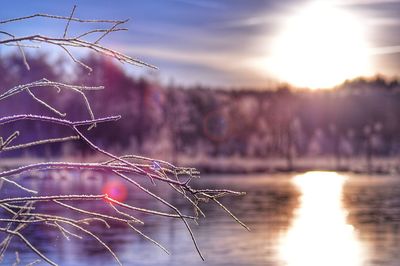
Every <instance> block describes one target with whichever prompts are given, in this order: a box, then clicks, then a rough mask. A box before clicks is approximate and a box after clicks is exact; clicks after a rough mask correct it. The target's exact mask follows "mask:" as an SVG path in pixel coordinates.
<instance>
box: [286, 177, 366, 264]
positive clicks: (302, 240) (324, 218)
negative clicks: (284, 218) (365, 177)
mask: <svg viewBox="0 0 400 266" xmlns="http://www.w3.org/2000/svg"><path fill="white" fill-rule="evenodd" d="M293 182H294V183H295V185H296V186H297V187H298V188H299V190H300V192H301V199H300V205H299V207H298V209H297V210H296V213H295V218H294V221H293V223H292V225H291V227H290V228H289V230H288V232H287V233H286V234H285V235H284V236H283V237H282V239H281V241H280V246H279V254H280V257H281V259H283V261H285V262H286V263H287V264H286V265H288V266H320V265H324V266H337V265H341V266H358V265H362V263H363V249H362V245H361V243H360V242H359V240H358V238H357V234H356V232H355V231H354V228H353V226H351V225H349V224H347V222H346V217H347V212H346V210H345V209H344V207H343V206H342V189H343V185H344V183H345V182H346V177H345V176H343V175H340V174H337V173H334V172H308V173H305V174H302V175H298V176H296V177H294V179H293Z"/></svg>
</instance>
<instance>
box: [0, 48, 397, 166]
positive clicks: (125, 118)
mask: <svg viewBox="0 0 400 266" xmlns="http://www.w3.org/2000/svg"><path fill="white" fill-rule="evenodd" d="M48 58H49V56H48V55H46V54H39V55H36V56H34V57H30V58H29V59H28V60H29V62H30V65H31V70H30V71H27V70H26V68H25V66H24V63H23V61H22V60H21V57H20V56H19V55H3V56H2V60H1V61H0V73H1V75H0V89H1V92H4V91H5V90H7V89H9V88H11V87H13V86H15V85H17V84H23V83H29V82H32V81H36V80H39V79H41V78H43V77H46V78H48V79H50V80H63V81H65V82H66V83H71V84H77V85H83V84H84V85H89V86H90V85H93V86H94V85H104V86H105V89H104V90H102V91H90V92H88V94H87V96H88V98H89V100H90V101H91V102H92V107H93V110H94V113H95V115H96V114H98V115H99V116H100V115H113V114H121V115H122V119H121V120H120V121H118V122H117V123H108V124H102V125H100V126H98V128H95V129H93V130H92V132H91V133H90V137H91V138H92V139H93V140H95V141H96V142H97V143H98V144H99V145H101V146H102V147H104V148H108V149H111V150H114V151H116V152H129V153H139V154H147V155H152V156H158V157H161V158H168V159H170V158H171V157H173V156H175V155H176V154H180V155H187V156H208V157H216V156H218V157H220V156H226V157H229V156H240V157H247V158H283V159H285V160H287V161H288V162H289V163H290V162H291V160H293V159H294V158H296V157H303V156H322V155H323V156H325V155H326V156H334V157H336V158H337V159H340V158H346V157H353V156H367V157H368V156H395V155H399V154H400V93H399V92H400V86H399V83H398V81H397V80H388V79H385V78H383V77H380V76H377V77H375V78H372V79H363V78H359V79H356V80H352V81H348V82H345V83H344V84H342V85H340V86H338V87H337V88H336V89H335V90H328V91H308V90H295V89H291V88H290V87H288V86H282V87H281V88H279V89H275V90H269V89H268V88H266V89H265V90H251V89H243V90H238V89H236V90H228V89H224V90H222V89H213V88H206V87H200V86H197V87H196V86H193V87H190V88H186V87H180V86H176V85H169V86H162V85H160V84H159V83H158V82H155V81H150V80H147V79H144V78H134V77H132V76H130V75H129V74H128V73H126V72H125V71H124V69H123V68H122V67H121V66H120V65H118V64H116V63H115V62H113V61H110V60H108V59H106V58H98V57H95V56H93V55H89V56H87V57H86V58H84V59H82V61H84V62H85V63H86V64H88V65H89V66H91V67H92V68H93V69H94V71H93V72H92V73H90V75H88V72H87V70H86V69H84V68H82V67H80V66H79V65H72V66H71V64H70V63H69V62H68V61H66V60H63V59H61V58H60V59H56V60H55V59H54V58H52V59H51V60H49V59H48ZM50 61H51V63H50ZM35 93H36V94H37V96H38V97H40V98H42V99H46V100H47V101H48V102H50V103H52V104H53V105H54V106H56V107H57V108H59V109H60V110H62V111H63V112H66V113H67V114H68V115H67V117H66V119H68V118H70V119H74V120H84V119H89V115H88V113H87V111H86V109H85V105H84V102H83V101H81V100H80V98H79V97H76V96H74V95H73V93H71V92H70V93H64V92H61V93H58V92H57V91H56V90H54V89H50V88H49V89H46V90H43V89H36V90H35ZM15 97H17V98H18V99H14V100H13V101H9V100H5V101H2V102H1V105H0V106H1V108H0V113H1V115H10V114H21V113H32V114H47V115H50V113H49V112H48V111H47V110H46V109H45V108H44V107H43V106H41V105H40V104H39V103H38V102H35V101H33V100H32V98H31V97H30V96H29V95H28V94H25V95H23V94H20V95H16V96H15ZM16 103H18V104H16ZM51 115H54V114H51ZM21 126H23V127H24V128H23V129H22V130H20V131H21V136H20V137H19V138H18V142H20V143H23V142H27V141H32V140H35V139H37V138H39V137H42V136H49V137H50V136H52V135H59V134H60V132H58V131H61V130H63V131H64V130H65V129H64V128H57V127H51V128H48V127H47V126H46V125H45V124H44V123H38V122H32V123H24V124H23V125H18V127H17V125H16V124H15V125H14V126H9V125H7V128H5V127H0V134H1V136H3V137H5V136H7V135H8V134H10V133H11V132H12V131H13V130H14V129H16V128H21ZM68 133H70V132H64V134H65V135H66V136H67V135H68ZM78 147H79V149H77V148H78ZM77 151H79V152H81V153H85V154H90V152H91V151H90V150H88V149H87V148H85V146H84V145H82V143H80V142H70V143H67V144H54V145H51V146H50V147H48V148H43V147H40V148H31V149H29V150H28V152H29V154H30V155H33V154H34V155H37V156H63V155H73V154H76V153H77ZM24 152H26V151H24ZM1 156H2V157H4V156H6V157H8V156H11V157H13V156H21V154H19V153H17V152H14V153H13V152H9V153H4V154H1Z"/></svg>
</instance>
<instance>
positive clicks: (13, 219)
mask: <svg viewBox="0 0 400 266" xmlns="http://www.w3.org/2000/svg"><path fill="white" fill-rule="evenodd" d="M75 10H76V6H74V7H73V8H72V10H71V13H70V14H69V16H55V15H48V14H34V15H31V16H25V17H19V18H13V19H8V20H3V21H0V26H1V25H4V24H8V23H22V22H25V21H29V20H31V19H36V18H41V19H47V20H60V21H65V26H64V29H63V34H62V37H60V36H45V35H40V34H34V35H28V36H16V35H15V34H13V33H11V32H7V31H4V30H0V45H6V46H15V47H16V48H17V49H18V51H19V53H20V55H21V57H22V60H23V63H24V65H25V67H26V68H27V69H28V70H29V69H30V66H29V62H28V58H27V56H26V54H25V51H24V48H40V45H41V44H46V45H53V46H56V47H59V48H60V49H62V50H63V51H64V52H65V53H66V55H67V56H68V57H69V58H70V59H71V60H72V61H73V62H75V63H76V64H78V65H80V66H82V67H84V68H85V69H87V70H88V72H91V71H92V68H91V67H90V66H88V65H86V64H85V63H84V62H82V61H80V60H79V59H77V58H76V57H75V55H74V54H73V53H72V52H71V51H72V50H70V48H82V49H84V50H85V49H86V50H88V51H92V52H94V53H97V54H100V55H104V56H110V57H112V58H114V59H116V60H118V61H119V62H121V63H127V64H130V65H139V66H145V67H150V68H156V67H154V66H153V65H150V64H147V63H145V62H142V61H140V60H138V59H136V58H132V57H130V56H128V55H126V54H123V53H121V52H118V51H115V50H113V49H111V48H108V47H105V46H103V45H101V44H100V42H101V41H102V40H103V39H104V38H106V37H108V36H109V35H110V34H112V33H115V32H119V31H125V30H127V29H126V28H123V27H121V26H123V25H124V24H126V22H127V20H87V19H80V18H76V17H74V14H75ZM73 23H82V24H86V23H93V24H96V25H99V28H95V29H93V28H92V29H90V30H87V31H84V32H80V33H75V34H74V35H73V34H71V30H70V29H71V28H72V26H73ZM60 35H61V34H60ZM92 40H94V41H92ZM32 44H33V45H32ZM38 44H39V45H38ZM50 89H53V90H56V92H58V93H59V92H61V91H69V92H71V93H76V94H77V95H78V96H79V97H80V98H81V100H83V102H84V104H85V108H86V112H87V114H86V116H89V119H87V120H81V121H71V120H68V119H64V117H66V116H67V114H66V113H65V112H63V111H62V110H59V109H58V108H57V107H55V106H54V105H52V103H49V102H47V101H45V100H43V99H41V98H39V97H38V96H37V95H38V94H36V92H37V91H38V90H50ZM101 89H103V87H101V86H100V87H90V86H77V85H71V84H65V83H60V82H55V81H50V80H48V79H46V78H43V79H40V80H38V81H34V82H31V83H27V84H22V85H18V86H15V87H13V88H11V89H8V90H6V91H5V92H4V93H2V94H0V104H1V101H3V100H9V99H10V97H12V96H14V95H16V94H19V93H27V94H28V95H30V96H31V98H32V100H33V101H35V102H37V103H38V104H40V105H41V106H43V107H44V108H45V109H47V110H49V111H51V112H52V113H53V114H54V116H55V117H54V116H43V115H41V114H18V115H10V116H5V117H0V125H1V126H6V125H8V124H9V123H15V122H17V121H28V120H29V121H35V122H37V123H47V124H48V125H49V126H53V125H61V126H65V128H67V129H69V130H72V132H73V133H72V134H70V135H69V136H60V137H55V138H47V139H46V138H45V139H39V140H35V141H31V142H27V143H22V144H20V143H19V144H15V142H16V141H17V140H18V137H19V135H20V132H19V131H15V132H14V133H12V134H11V135H10V136H8V137H6V138H5V140H4V139H3V137H1V136H0V154H3V153H7V152H8V151H12V150H19V149H25V148H28V147H33V146H38V145H46V144H50V143H55V142H66V141H77V140H80V141H82V142H84V143H86V144H87V145H88V146H89V147H90V148H92V149H93V150H94V151H95V152H96V153H97V154H99V155H102V156H106V157H107V161H104V162H95V163H77V162H42V163H34V164H28V165H22V166H20V167H17V168H13V169H8V170H0V192H1V188H2V185H3V183H8V184H11V185H13V186H14V187H15V188H16V189H18V190H20V191H21V192H25V193H30V194H31V196H18V197H16V196H15V197H8V198H7V197H1V193H0V209H2V211H3V212H5V215H8V216H6V217H3V216H2V217H0V236H2V235H4V236H5V237H4V238H3V239H2V241H1V242H0V263H1V261H2V259H3V257H4V255H5V253H6V251H7V249H8V247H9V245H10V242H11V240H12V239H13V238H14V237H18V238H20V239H21V240H22V241H23V242H24V243H25V244H26V245H27V246H28V248H30V249H31V251H32V252H34V253H36V254H37V255H38V257H40V260H43V261H44V262H46V263H48V264H50V265H57V264H56V263H55V262H53V261H52V260H51V259H50V258H48V257H47V256H46V254H43V253H42V252H41V251H40V250H38V249H37V248H36V247H35V246H33V245H32V244H31V242H30V241H29V240H28V239H27V238H26V237H25V236H24V235H23V234H22V232H23V230H24V229H25V228H27V227H28V226H29V225H33V224H43V225H46V226H49V227H51V228H54V229H55V230H58V232H59V233H60V234H61V235H62V236H64V237H65V238H66V239H68V240H69V239H70V238H71V237H72V238H74V239H78V240H79V239H82V236H81V235H80V234H79V233H82V234H86V235H88V236H90V237H92V238H93V239H94V240H95V241H96V242H97V243H99V244H100V245H101V246H103V247H104V248H105V250H107V251H108V252H109V253H110V254H111V255H112V256H113V258H114V259H115V261H116V262H117V263H118V264H119V265H121V262H120V260H119V258H118V257H117V255H116V254H115V253H114V252H113V251H112V250H111V248H110V247H109V246H108V245H107V244H106V243H105V242H104V241H103V240H102V239H100V238H99V237H98V236H97V235H95V234H94V233H93V232H92V231H91V230H90V228H91V226H92V223H101V224H103V225H104V226H105V229H106V230H107V229H109V228H110V227H111V225H110V224H111V223H109V222H111V221H112V222H117V223H121V224H124V225H126V226H127V227H128V228H130V229H132V230H133V231H134V232H135V233H137V234H138V235H140V236H141V237H143V238H145V239H146V240H148V241H150V242H151V243H153V244H155V245H156V246H158V247H159V248H161V249H162V250H163V251H165V252H166V253H167V254H169V252H168V250H167V249H166V248H165V247H164V246H163V245H161V244H160V243H158V242H157V241H155V240H154V239H152V238H151V237H149V236H148V235H146V234H144V233H143V232H142V231H140V230H139V229H138V228H136V225H138V224H139V225H143V224H144V222H143V221H142V220H140V219H138V218H136V217H135V216H133V215H132V214H131V212H140V213H144V214H146V215H156V216H160V217H166V218H178V219H180V220H181V221H182V222H183V223H184V225H185V226H186V228H187V230H188V232H189V235H190V237H191V240H192V242H193V244H194V246H195V249H196V250H197V252H198V254H199V256H200V257H201V259H203V260H204V257H203V255H202V254H201V251H200V249H199V247H198V244H197V241H196V239H195V236H194V234H193V232H192V229H191V227H190V226H189V223H188V221H187V220H191V221H194V222H196V223H197V219H199V214H200V215H202V216H203V217H205V213H204V212H203V211H202V210H201V208H200V207H199V204H200V203H206V202H208V201H214V202H215V203H216V204H217V205H218V206H219V207H221V208H222V209H223V210H224V211H226V212H227V213H228V214H229V215H230V216H232V218H233V219H234V220H235V221H236V222H238V223H239V224H240V225H242V226H244V227H245V228H246V229H248V228H247V227H246V225H244V224H243V223H242V222H241V221H240V220H239V219H238V218H237V217H236V216H235V215H234V214H232V212H230V211H229V209H228V208H226V207H225V206H224V205H222V203H221V202H220V201H219V200H218V199H219V198H221V197H223V196H227V195H236V196H237V195H243V193H241V192H236V191H232V190H227V189H217V190H214V189H194V188H192V187H191V186H190V185H189V183H190V182H191V181H192V180H193V179H196V178H199V177H200V173H199V172H198V171H197V170H196V169H194V168H186V167H177V166H174V165H173V164H171V163H169V162H166V161H163V160H155V159H152V158H148V157H144V156H140V155H123V156H119V155H118V156H117V155H114V154H112V153H110V152H108V151H106V150H104V149H102V148H101V147H99V146H97V145H95V144H94V142H93V141H91V140H90V139H89V138H88V137H87V136H86V133H85V132H86V131H85V130H83V129H82V127H85V128H86V129H87V130H90V129H91V128H93V127H95V126H96V125H97V124H101V123H105V122H113V121H117V120H118V119H120V116H108V117H101V118H96V117H95V115H94V112H93V110H92V107H91V104H90V102H89V100H88V98H87V97H86V95H85V92H86V91H93V90H96V91H97V90H101ZM59 169H66V170H72V169H74V170H75V171H87V170H90V171H103V172H106V173H112V174H113V175H114V176H115V177H118V178H120V179H122V180H125V181H126V182H127V183H128V184H129V185H132V186H135V187H136V188H138V189H139V190H141V191H142V192H143V193H145V194H147V195H149V196H150V197H152V198H153V199H154V200H155V201H157V202H159V203H161V204H163V205H165V206H167V207H168V208H169V209H170V210H171V212H172V213H169V212H162V211H158V210H155V209H146V208H140V207H136V206H134V205H133V204H131V203H124V202H120V201H117V200H115V199H113V198H111V197H109V196H108V195H106V194H97V195H96V194H95V195H84V194H71V195H69V194H61V195H48V196H43V195H41V194H40V193H41V192H40V191H35V190H33V189H30V188H29V187H26V186H24V185H22V184H20V183H19V180H18V179H17V177H19V176H21V175H22V174H24V173H31V172H37V171H52V170H59ZM138 178H149V179H150V181H151V182H152V184H153V185H157V184H160V183H164V184H168V185H169V186H170V187H171V189H172V191H174V192H176V195H178V196H181V197H182V198H183V199H184V200H185V201H186V202H187V204H189V205H191V206H192V207H193V212H194V216H192V215H188V214H183V213H182V212H181V211H180V210H179V209H178V208H176V207H175V206H174V205H172V204H171V203H169V202H168V201H166V200H165V199H163V198H162V197H161V196H159V195H158V194H156V193H153V192H151V191H150V190H149V189H147V188H146V186H145V185H141V184H139V183H138V182H137V181H136V179H138ZM35 194H36V195H35ZM83 201H97V202H100V203H101V202H104V205H106V206H107V205H109V207H111V210H112V211H113V213H112V214H109V213H107V214H106V213H103V212H102V211H94V210H91V209H89V210H87V209H84V208H82V207H81V206H76V204H77V203H82V202H83ZM43 203H46V204H54V205H55V206H56V207H59V208H62V209H64V210H68V213H73V214H75V215H79V217H82V216H83V217H82V218H80V219H73V218H71V217H74V216H69V215H68V213H65V212H64V214H63V215H61V216H57V215H51V214H48V213H40V212H38V211H37V210H38V209H39V208H37V206H39V205H40V204H43ZM18 260H19V257H17V261H18ZM40 260H35V261H33V262H32V263H30V264H29V265H34V264H36V263H38V262H40Z"/></svg>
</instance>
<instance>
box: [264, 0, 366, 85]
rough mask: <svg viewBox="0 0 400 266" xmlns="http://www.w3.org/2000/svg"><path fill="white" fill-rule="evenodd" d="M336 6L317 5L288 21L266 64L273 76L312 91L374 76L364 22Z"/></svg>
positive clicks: (328, 2)
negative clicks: (357, 78)
mask: <svg viewBox="0 0 400 266" xmlns="http://www.w3.org/2000/svg"><path fill="white" fill-rule="evenodd" d="M333 2H334V1H314V2H312V3H311V4H309V5H307V6H305V7H304V8H302V9H301V11H300V12H299V13H297V14H294V15H293V16H290V17H289V18H288V19H287V20H286V23H284V26H283V27H282V29H281V32H280V33H279V34H278V35H277V36H276V38H275V39H274V41H273V43H272V49H271V51H270V56H269V57H268V58H267V59H266V61H265V65H266V66H267V69H268V71H269V72H270V73H271V74H273V75H274V76H276V77H277V78H278V79H279V80H281V81H284V82H288V83H290V84H292V85H294V86H298V87H308V88H311V89H324V88H331V87H333V86H335V85H338V84H340V83H342V82H343V81H345V80H346V79H351V78H355V77H358V76H363V75H364V76H365V75H371V74H372V70H371V69H372V66H371V62H370V61H371V59H370V53H369V45H368V42H367V37H366V34H367V33H366V30H365V26H364V24H363V22H362V21H361V18H359V17H357V16H355V15H354V14H352V13H350V12H349V11H348V10H344V9H343V8H340V7H338V6H335V5H334V4H333Z"/></svg>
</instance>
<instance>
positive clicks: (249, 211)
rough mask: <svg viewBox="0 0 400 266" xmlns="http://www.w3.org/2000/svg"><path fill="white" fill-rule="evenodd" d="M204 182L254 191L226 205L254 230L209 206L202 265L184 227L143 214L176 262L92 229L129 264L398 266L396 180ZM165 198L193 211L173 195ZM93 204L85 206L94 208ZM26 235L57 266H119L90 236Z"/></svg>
mask: <svg viewBox="0 0 400 266" xmlns="http://www.w3.org/2000/svg"><path fill="white" fill-rule="evenodd" d="M106 181H107V179H106V178H105V177H104V176H95V177H94V178H90V179H85V181H82V180H81V179H79V178H77V177H73V178H70V177H69V178H63V179H60V178H57V177H50V178H49V177H47V178H45V179H43V180H40V181H37V180H30V181H29V182H28V183H29V184H30V185H31V186H32V187H34V188H36V189H39V190H41V191H43V192H44V193H47V192H48V193H50V192H57V191H58V192H62V193H65V192H67V191H75V192H80V193H91V192H93V191H96V190H101V188H102V187H103V186H104V182H106ZM199 184H201V186H204V187H214V188H221V187H227V188H230V189H234V190H239V191H247V195H246V196H244V197H239V198H238V197H231V198H227V199H225V200H223V202H224V203H225V204H226V205H227V206H229V207H230V209H231V210H232V211H233V212H234V213H235V214H236V215H237V216H238V217H240V218H241V219H242V220H243V221H244V222H245V223H246V224H247V225H248V226H249V227H250V228H251V231H250V232H247V231H246V230H244V229H243V228H242V227H240V226H239V225H238V224H237V223H235V222H234V221H233V220H232V219H231V218H230V217H229V216H228V215H226V214H225V213H224V211H223V210H221V209H219V208H218V206H216V205H213V204H208V205H205V206H203V207H204V210H205V212H206V215H207V219H205V220H201V221H200V225H199V226H196V225H194V224H192V227H193V231H194V233H195V235H196V238H197V241H198V243H199V245H200V247H201V250H202V252H203V254H204V255H205V257H206V261H205V262H202V261H201V260H200V258H199V256H198V255H197V253H196V251H195V249H194V247H193V244H192V242H191V240H190V237H189V234H188V232H187V231H186V229H185V227H184V225H183V224H182V222H181V221H180V220H178V219H175V220H174V219H166V218H160V217H146V216H140V218H141V219H144V221H145V222H146V224H147V225H146V226H144V227H141V228H140V229H141V230H143V232H144V233H146V234H148V235H149V236H151V237H153V238H154V239H156V240H157V241H159V242H160V243H162V244H163V245H164V246H165V247H167V248H168V249H169V251H170V252H171V253H172V255H169V256H168V255H166V254H165V253H164V252H163V251H161V250H160V249H159V248H158V247H156V246H154V245H153V244H151V243H149V242H148V241H146V240H144V239H143V238H142V237H140V236H138V235H135V234H134V233H132V232H131V231H129V230H128V229H127V228H126V227H124V226H118V225H114V224H112V226H113V229H106V228H105V226H104V225H101V224H100V223H99V224H97V225H95V227H94V228H95V230H94V231H95V232H96V233H97V234H98V235H99V236H101V237H102V239H103V240H104V241H105V242H106V243H107V245H109V246H110V247H111V248H112V249H113V250H114V251H115V252H116V253H117V255H118V256H119V257H120V259H121V260H122V262H123V263H125V265H143V266H144V265H194V266H196V265H274V266H275V265H277V266H278V265H288V266H314V265H315V266H317V265H318V266H319V265H325V266H330V265H332V266H334V265H341V266H358V265H400V255H399V252H398V250H399V248H400V232H399V230H400V227H399V225H400V198H399V195H400V178H399V177H396V176H376V177H374V176H368V175H350V174H339V173H333V172H309V173H305V174H275V175H241V176H240V175H238V176H207V177H204V178H203V180H200V181H199ZM152 189H153V191H155V192H159V193H160V192H161V191H162V190H163V188H162V187H155V188H152ZM4 191H5V192H6V193H12V191H11V187H7V188H6V189H5V188H3V195H5V194H4ZM162 195H163V196H164V198H165V199H167V200H168V201H169V202H171V203H173V204H175V205H177V206H178V207H180V208H181V209H182V210H183V211H184V212H190V209H189V208H188V207H185V206H184V205H182V204H183V201H182V200H181V199H179V198H178V197H177V196H176V194H173V193H169V192H168V193H163V194H162ZM127 202H131V203H133V202H135V203H137V204H138V205H141V206H146V207H158V208H159V207H160V206H158V205H152V204H153V203H151V202H150V201H149V200H148V198H147V197H146V196H144V195H142V194H141V193H139V191H136V190H133V189H130V190H128V197H127ZM85 204H86V205H85ZM87 204H88V203H84V204H83V205H82V206H81V207H82V208H89V207H90V206H89V205H87ZM92 207H93V206H92ZM43 208H49V209H50V210H51V212H52V213H53V214H64V215H65V214H68V211H67V210H59V209H57V208H55V207H54V206H49V205H48V206H45V207H43ZM166 210H167V209H163V211H166ZM24 235H25V236H26V237H27V238H29V239H30V240H31V241H32V243H33V244H35V246H36V247H37V248H38V249H40V250H41V251H43V252H44V253H45V254H46V255H47V256H48V257H50V258H51V259H53V260H54V261H56V262H59V263H60V265H66V266H78V265H89V264H90V265H92V266H95V265H116V264H115V261H114V260H113V258H112V256H110V254H108V253H106V252H105V250H104V248H103V247H102V246H100V245H99V244H97V243H95V242H94V241H93V240H92V239H90V238H88V237H84V238H83V239H82V240H79V239H71V240H69V241H68V240H66V239H65V238H64V237H63V236H62V235H61V234H60V232H58V231H57V230H55V229H52V228H48V227H44V226H42V227H37V226H36V227H34V229H31V230H27V231H26V232H25V233H24ZM12 250H18V251H19V253H20V258H21V260H22V263H25V264H26V263H28V262H32V261H34V260H35V259H36V257H35V254H32V253H31V252H29V251H28V249H27V248H26V247H25V245H24V244H23V243H22V242H20V241H14V242H13V245H12V247H11V248H10V249H9V252H8V253H7V256H6V258H5V260H4V261H3V264H4V265H11V264H12V263H13V262H14V261H15V255H14V253H13V252H11V251H12ZM23 265H24V264H23ZM36 265H41V264H40V263H39V264H36Z"/></svg>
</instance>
